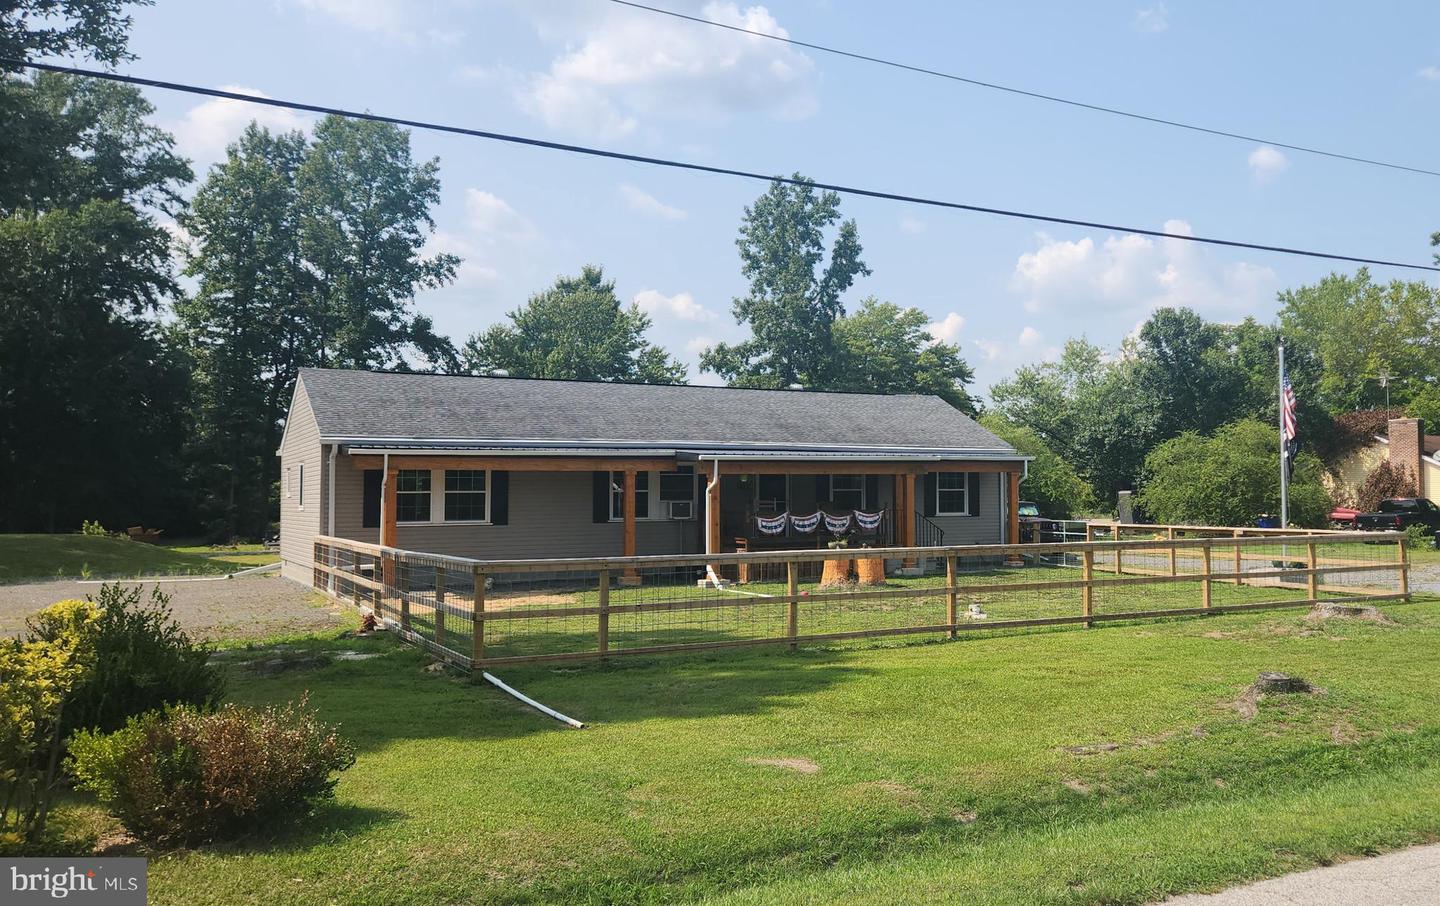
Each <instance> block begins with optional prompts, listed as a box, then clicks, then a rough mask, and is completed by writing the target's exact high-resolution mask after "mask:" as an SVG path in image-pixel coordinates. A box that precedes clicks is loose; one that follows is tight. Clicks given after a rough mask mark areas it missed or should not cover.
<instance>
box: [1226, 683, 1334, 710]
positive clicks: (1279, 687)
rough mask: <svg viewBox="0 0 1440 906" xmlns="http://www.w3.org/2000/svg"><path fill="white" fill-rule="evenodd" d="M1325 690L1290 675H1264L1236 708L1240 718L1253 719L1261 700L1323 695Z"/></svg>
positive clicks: (1239, 701)
mask: <svg viewBox="0 0 1440 906" xmlns="http://www.w3.org/2000/svg"><path fill="white" fill-rule="evenodd" d="M1324 692H1325V690H1324V689H1320V688H1318V687H1316V686H1312V685H1310V684H1309V683H1307V682H1305V680H1303V679H1301V678H1300V677H1298V676H1291V675H1289V674H1288V673H1262V674H1260V676H1259V677H1257V678H1256V680H1255V682H1253V683H1251V684H1250V685H1249V686H1247V687H1246V688H1245V691H1244V692H1242V693H1240V697H1239V698H1237V699H1235V702H1234V707H1235V710H1236V711H1239V712H1240V716H1241V717H1243V718H1245V719H1246V720H1249V719H1251V718H1252V717H1254V716H1255V715H1256V714H1257V713H1259V711H1260V700H1261V699H1262V698H1265V697H1267V696H1274V695H1322V694H1324Z"/></svg>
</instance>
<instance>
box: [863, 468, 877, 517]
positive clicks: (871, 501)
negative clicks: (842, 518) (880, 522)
mask: <svg viewBox="0 0 1440 906" xmlns="http://www.w3.org/2000/svg"><path fill="white" fill-rule="evenodd" d="M879 502H880V476H879V475H866V476H865V505H866V506H868V507H869V508H870V509H871V510H874V509H875V508H876V505H877V504H878V503H879Z"/></svg>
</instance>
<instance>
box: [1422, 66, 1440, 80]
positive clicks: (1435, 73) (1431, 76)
mask: <svg viewBox="0 0 1440 906" xmlns="http://www.w3.org/2000/svg"><path fill="white" fill-rule="evenodd" d="M1416 75H1418V76H1420V78H1422V79H1428V80H1430V81H1431V82H1440V66H1426V67H1425V68H1424V69H1422V70H1420V71H1419V72H1418V73H1416Z"/></svg>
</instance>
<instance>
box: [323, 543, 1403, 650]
mask: <svg viewBox="0 0 1440 906" xmlns="http://www.w3.org/2000/svg"><path fill="white" fill-rule="evenodd" d="M1141 530H1142V529H1140V528H1137V529H1134V531H1141ZM1192 530H1193V531H1213V532H1217V533H1218V532H1221V531H1222V530H1221V529H1192V528H1187V527H1177V526H1144V527H1143V531H1145V532H1147V533H1148V534H1147V535H1146V536H1145V537H1130V538H1125V539H1123V540H1116V541H1109V540H1097V541H1089V542H1070V543H1052V544H1025V545H980V546H959V547H943V548H883V549H849V550H844V551H838V550H837V551H794V550H789V551H768V552H756V553H748V554H713V555H708V556H707V555H704V554H687V555H683V556H660V557H605V558H578V559H577V558H571V559H558V560H505V561H496V560H488V561H487V560H473V559H465V558H460V557H446V556H439V555H435V554H428V553H423V552H419V551H407V550H398V549H394V548H385V547H380V546H378V545H374V544H366V543H363V542H357V541H349V540H345V539H341V538H331V537H320V538H317V539H316V540H315V544H314V555H315V561H314V585H315V587H316V589H318V590H320V591H322V592H324V593H326V594H327V595H329V596H330V597H332V598H334V599H336V600H339V601H347V602H351V603H353V604H355V605H356V606H359V607H363V608H368V609H370V610H372V611H374V612H375V614H376V615H377V616H379V617H380V618H382V619H384V620H385V621H386V623H387V625H389V626H391V627H393V628H394V629H396V630H397V631H399V632H400V633H401V634H402V635H403V636H404V637H405V638H407V639H409V640H411V641H413V642H415V643H416V644H419V645H422V646H424V647H425V648H427V649H429V650H430V651H431V652H433V653H434V654H436V655H437V656H439V657H441V658H444V659H445V660H447V661H450V662H451V663H453V664H455V665H456V666H459V667H462V668H467V669H478V668H483V667H486V666H489V665H493V664H510V663H522V662H545V661H558V660H574V659H594V658H605V657H610V656H618V655H622V654H654V653H659V652H669V651H685V650H696V649H708V648H726V647H742V646H753V645H772V644H785V645H789V646H791V647H794V646H796V645H798V644H801V643H809V642H841V641H847V640H853V639H861V638H869V637H875V636H899V635H919V636H939V637H942V638H943V637H949V638H955V637H957V636H958V635H959V634H960V633H962V632H972V631H976V630H997V629H1015V628H1021V627H1033V626H1061V625H1084V626H1090V625H1094V624H1096V623H1102V622H1106V621H1113V620H1135V619H1145V618H1152V617H1176V616H1195V615H1206V614H1215V613H1227V612H1234V611H1245V610H1255V609H1263V608H1280V607H1308V606H1310V605H1311V604H1314V603H1316V602H1318V601H1322V600H1335V599H1352V598H1360V599H1366V600H1377V599H1408V597H1409V584H1408V573H1407V568H1408V564H1407V561H1406V558H1405V549H1404V545H1403V536H1401V535H1398V534H1396V533H1378V532H1374V533H1371V532H1335V533H1325V534H1318V533H1317V534H1295V533H1291V534H1269V533H1266V534H1257V535H1252V534H1249V530H1240V531H1242V532H1244V534H1238V535H1237V534H1236V533H1235V532H1236V530H1233V529H1224V530H1223V531H1225V532H1229V533H1230V534H1228V535H1225V534H1213V535H1208V536H1206V535H1201V536H1198V537H1193V536H1192V537H1181V535H1183V534H1184V533H1186V532H1190V531H1192ZM1127 531H1129V530H1128V529H1125V528H1121V529H1120V532H1119V533H1120V534H1125V533H1126V532H1127ZM1172 534H1173V535H1174V536H1175V537H1171V535H1172ZM918 557H930V558H940V559H941V560H942V561H943V563H944V571H943V574H942V575H931V576H906V577H889V578H887V577H886V576H885V575H884V564H885V562H886V561H887V560H889V561H891V562H903V561H904V560H905V559H907V558H918ZM1016 564H1018V565H1016ZM1071 564H1073V567H1072V566H1071ZM741 565H745V566H747V567H748V569H749V571H750V572H752V573H758V572H760V570H758V569H756V567H760V566H768V567H770V569H771V570H772V571H774V572H775V573H777V574H778V577H777V578H774V579H768V580H766V581H757V582H750V583H746V584H738V583H729V582H726V581H721V582H719V583H716V582H714V581H712V580H711V578H710V577H711V576H714V575H715V574H716V573H717V572H719V571H726V572H732V573H733V572H735V571H737V570H738V567H739V566H741ZM867 583H870V584H867Z"/></svg>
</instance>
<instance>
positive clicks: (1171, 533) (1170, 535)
mask: <svg viewBox="0 0 1440 906" xmlns="http://www.w3.org/2000/svg"><path fill="white" fill-rule="evenodd" d="M1165 539H1166V540H1167V541H1169V542H1171V544H1170V575H1172V576H1178V575H1179V573H1178V572H1177V571H1176V569H1175V544H1174V542H1175V527H1174V526H1170V527H1169V528H1167V529H1166V530H1165Z"/></svg>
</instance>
